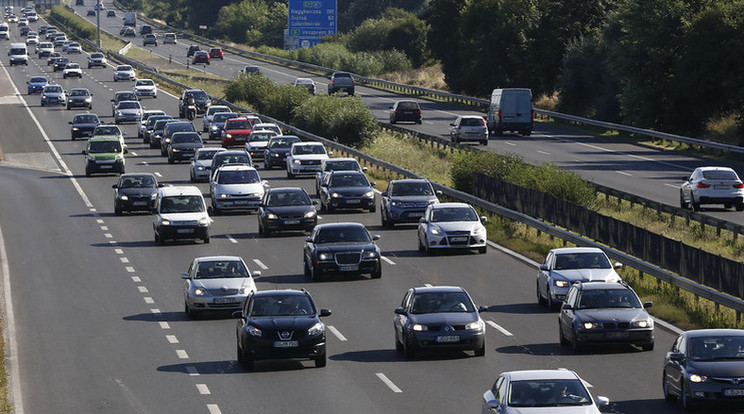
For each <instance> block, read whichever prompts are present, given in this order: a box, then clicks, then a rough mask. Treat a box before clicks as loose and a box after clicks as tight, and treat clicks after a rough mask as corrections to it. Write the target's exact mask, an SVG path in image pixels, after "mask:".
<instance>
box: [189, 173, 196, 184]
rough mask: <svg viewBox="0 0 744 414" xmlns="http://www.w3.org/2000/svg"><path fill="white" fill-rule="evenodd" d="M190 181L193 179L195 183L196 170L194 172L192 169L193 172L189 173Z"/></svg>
mask: <svg viewBox="0 0 744 414" xmlns="http://www.w3.org/2000/svg"><path fill="white" fill-rule="evenodd" d="M189 181H191V182H192V183H195V182H196V178H194V172H193V170H192V172H191V174H189Z"/></svg>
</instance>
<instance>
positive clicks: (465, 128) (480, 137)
mask: <svg viewBox="0 0 744 414" xmlns="http://www.w3.org/2000/svg"><path fill="white" fill-rule="evenodd" d="M450 140H452V142H454V143H460V142H462V141H478V142H480V143H481V144H483V145H488V127H486V120H485V119H483V117H482V116H478V115H460V116H458V117H457V119H455V122H453V123H451V124H450Z"/></svg>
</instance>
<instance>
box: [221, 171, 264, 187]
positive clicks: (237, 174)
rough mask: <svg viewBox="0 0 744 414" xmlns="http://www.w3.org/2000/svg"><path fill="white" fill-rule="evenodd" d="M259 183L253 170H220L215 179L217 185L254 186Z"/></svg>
mask: <svg viewBox="0 0 744 414" xmlns="http://www.w3.org/2000/svg"><path fill="white" fill-rule="evenodd" d="M259 181H260V179H259V178H258V173H257V172H256V171H255V170H235V171H233V170H222V171H220V173H219V177H218V178H217V182H218V183H219V184H254V183H257V182H259Z"/></svg>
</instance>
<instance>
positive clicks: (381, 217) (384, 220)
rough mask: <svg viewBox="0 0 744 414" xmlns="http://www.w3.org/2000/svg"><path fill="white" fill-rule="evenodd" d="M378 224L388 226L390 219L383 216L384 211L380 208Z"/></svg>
mask: <svg viewBox="0 0 744 414" xmlns="http://www.w3.org/2000/svg"><path fill="white" fill-rule="evenodd" d="M380 224H382V227H386V228H390V220H388V219H386V218H385V213H384V212H383V211H382V210H380Z"/></svg>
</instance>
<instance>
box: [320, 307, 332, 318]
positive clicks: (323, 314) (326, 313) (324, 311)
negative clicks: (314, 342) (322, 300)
mask: <svg viewBox="0 0 744 414" xmlns="http://www.w3.org/2000/svg"><path fill="white" fill-rule="evenodd" d="M318 316H320V317H321V318H324V317H326V316H331V310H330V309H326V308H322V309H321V310H320V313H319V314H318Z"/></svg>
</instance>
